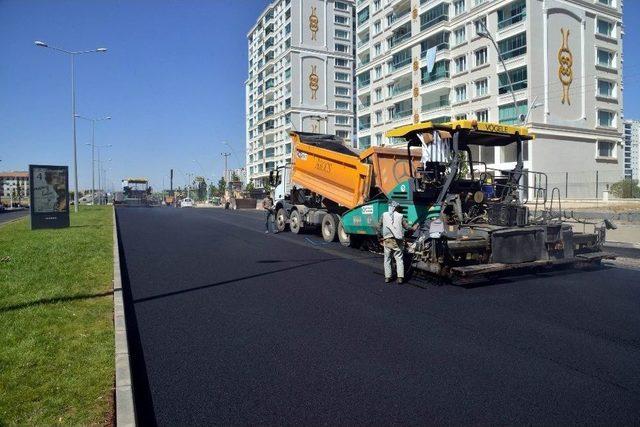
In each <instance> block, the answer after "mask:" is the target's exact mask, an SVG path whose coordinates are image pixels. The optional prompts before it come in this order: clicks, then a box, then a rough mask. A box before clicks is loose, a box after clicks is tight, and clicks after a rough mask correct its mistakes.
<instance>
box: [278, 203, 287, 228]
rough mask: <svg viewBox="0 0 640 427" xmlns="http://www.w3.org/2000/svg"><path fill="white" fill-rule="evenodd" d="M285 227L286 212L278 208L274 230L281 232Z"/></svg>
mask: <svg viewBox="0 0 640 427" xmlns="http://www.w3.org/2000/svg"><path fill="white" fill-rule="evenodd" d="M285 228H287V213H286V212H285V211H284V209H282V208H280V209H278V212H276V230H278V232H283V231H284V230H285Z"/></svg>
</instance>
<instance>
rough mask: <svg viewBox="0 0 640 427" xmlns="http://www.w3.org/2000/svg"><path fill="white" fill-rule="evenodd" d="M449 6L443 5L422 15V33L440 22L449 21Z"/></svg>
mask: <svg viewBox="0 0 640 427" xmlns="http://www.w3.org/2000/svg"><path fill="white" fill-rule="evenodd" d="M448 6H449V5H448V4H444V3H442V4H439V5H438V6H436V7H435V8H433V9H430V10H428V11H427V12H425V13H423V14H422V15H420V31H427V30H428V29H430V28H433V27H435V26H436V25H437V24H439V23H440V22H446V21H448V20H449V13H448V9H447V8H448Z"/></svg>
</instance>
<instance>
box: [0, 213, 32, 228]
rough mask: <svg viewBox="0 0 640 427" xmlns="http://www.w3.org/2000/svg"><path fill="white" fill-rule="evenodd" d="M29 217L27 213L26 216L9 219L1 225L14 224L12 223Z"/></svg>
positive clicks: (0, 224) (0, 223)
mask: <svg viewBox="0 0 640 427" xmlns="http://www.w3.org/2000/svg"><path fill="white" fill-rule="evenodd" d="M28 217H29V214H27V215H25V216H21V217H19V218H14V219H10V220H9V221H5V222H0V227H4V226H5V225H9V224H12V223H14V222H17V221H20V220H23V219H25V218H28Z"/></svg>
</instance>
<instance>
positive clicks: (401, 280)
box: [398, 277, 404, 285]
mask: <svg viewBox="0 0 640 427" xmlns="http://www.w3.org/2000/svg"><path fill="white" fill-rule="evenodd" d="M403 283H404V277H398V285H402V284H403Z"/></svg>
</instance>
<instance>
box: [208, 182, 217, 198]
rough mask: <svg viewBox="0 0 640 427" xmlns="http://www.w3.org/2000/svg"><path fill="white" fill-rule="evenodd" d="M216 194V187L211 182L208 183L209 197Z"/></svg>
mask: <svg viewBox="0 0 640 427" xmlns="http://www.w3.org/2000/svg"><path fill="white" fill-rule="evenodd" d="M217 195H218V187H216V186H215V184H214V183H213V182H212V183H211V184H209V198H213V197H216V196H217Z"/></svg>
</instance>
